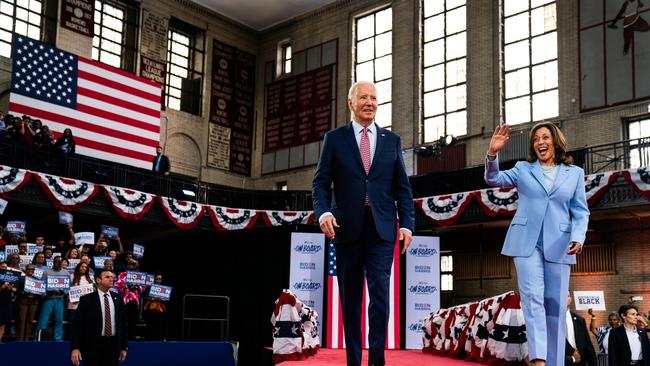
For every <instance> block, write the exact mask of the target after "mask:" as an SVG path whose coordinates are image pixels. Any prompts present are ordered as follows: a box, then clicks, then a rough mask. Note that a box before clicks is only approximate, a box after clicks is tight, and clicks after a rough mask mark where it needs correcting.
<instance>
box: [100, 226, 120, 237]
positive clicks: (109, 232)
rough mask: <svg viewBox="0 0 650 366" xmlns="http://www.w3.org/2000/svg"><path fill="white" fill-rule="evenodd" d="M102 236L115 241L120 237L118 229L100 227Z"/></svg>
mask: <svg viewBox="0 0 650 366" xmlns="http://www.w3.org/2000/svg"><path fill="white" fill-rule="evenodd" d="M102 234H104V236H105V237H107V238H109V239H115V238H117V237H118V236H119V235H120V229H118V228H116V227H113V226H108V225H102Z"/></svg>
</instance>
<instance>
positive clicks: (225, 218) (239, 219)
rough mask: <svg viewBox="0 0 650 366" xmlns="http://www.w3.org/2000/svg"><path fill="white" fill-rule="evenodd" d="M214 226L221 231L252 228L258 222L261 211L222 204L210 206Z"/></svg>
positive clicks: (209, 210) (209, 211)
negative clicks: (221, 205)
mask: <svg viewBox="0 0 650 366" xmlns="http://www.w3.org/2000/svg"><path fill="white" fill-rule="evenodd" d="M208 213H209V214H210V218H211V219H212V223H213V224H214V227H216V228H217V230H219V231H229V230H242V229H251V228H252V227H253V226H254V225H255V223H256V222H257V216H258V215H259V212H258V211H256V210H244V209H239V208H228V207H220V206H208Z"/></svg>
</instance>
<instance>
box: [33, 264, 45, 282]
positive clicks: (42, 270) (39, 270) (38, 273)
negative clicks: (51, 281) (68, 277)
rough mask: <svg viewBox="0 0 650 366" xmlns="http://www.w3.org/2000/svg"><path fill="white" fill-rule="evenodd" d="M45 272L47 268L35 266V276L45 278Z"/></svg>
mask: <svg viewBox="0 0 650 366" xmlns="http://www.w3.org/2000/svg"><path fill="white" fill-rule="evenodd" d="M44 273H45V268H36V267H34V278H38V279H39V280H40V279H43V274H44Z"/></svg>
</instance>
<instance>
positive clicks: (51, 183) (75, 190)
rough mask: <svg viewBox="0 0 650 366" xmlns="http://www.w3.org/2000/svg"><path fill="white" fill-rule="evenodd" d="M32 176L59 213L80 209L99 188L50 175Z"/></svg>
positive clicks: (37, 174)
mask: <svg viewBox="0 0 650 366" xmlns="http://www.w3.org/2000/svg"><path fill="white" fill-rule="evenodd" d="M34 176H35V177H36V180H37V181H38V183H39V184H40V185H41V188H43V190H44V191H45V193H46V194H47V195H48V197H50V200H51V201H52V204H53V205H54V206H55V207H56V208H58V209H59V210H61V211H72V210H74V209H76V208H78V207H80V206H81V205H83V204H84V203H86V201H88V200H90V199H91V198H93V196H94V195H95V193H97V188H99V187H98V186H97V185H95V184H93V183H90V182H84V181H81V180H74V179H68V178H61V177H58V176H56V175H51V174H43V173H34Z"/></svg>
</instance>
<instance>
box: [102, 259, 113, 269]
mask: <svg viewBox="0 0 650 366" xmlns="http://www.w3.org/2000/svg"><path fill="white" fill-rule="evenodd" d="M104 269H107V270H109V271H111V272H115V271H114V269H113V261H112V260H111V259H104Z"/></svg>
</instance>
